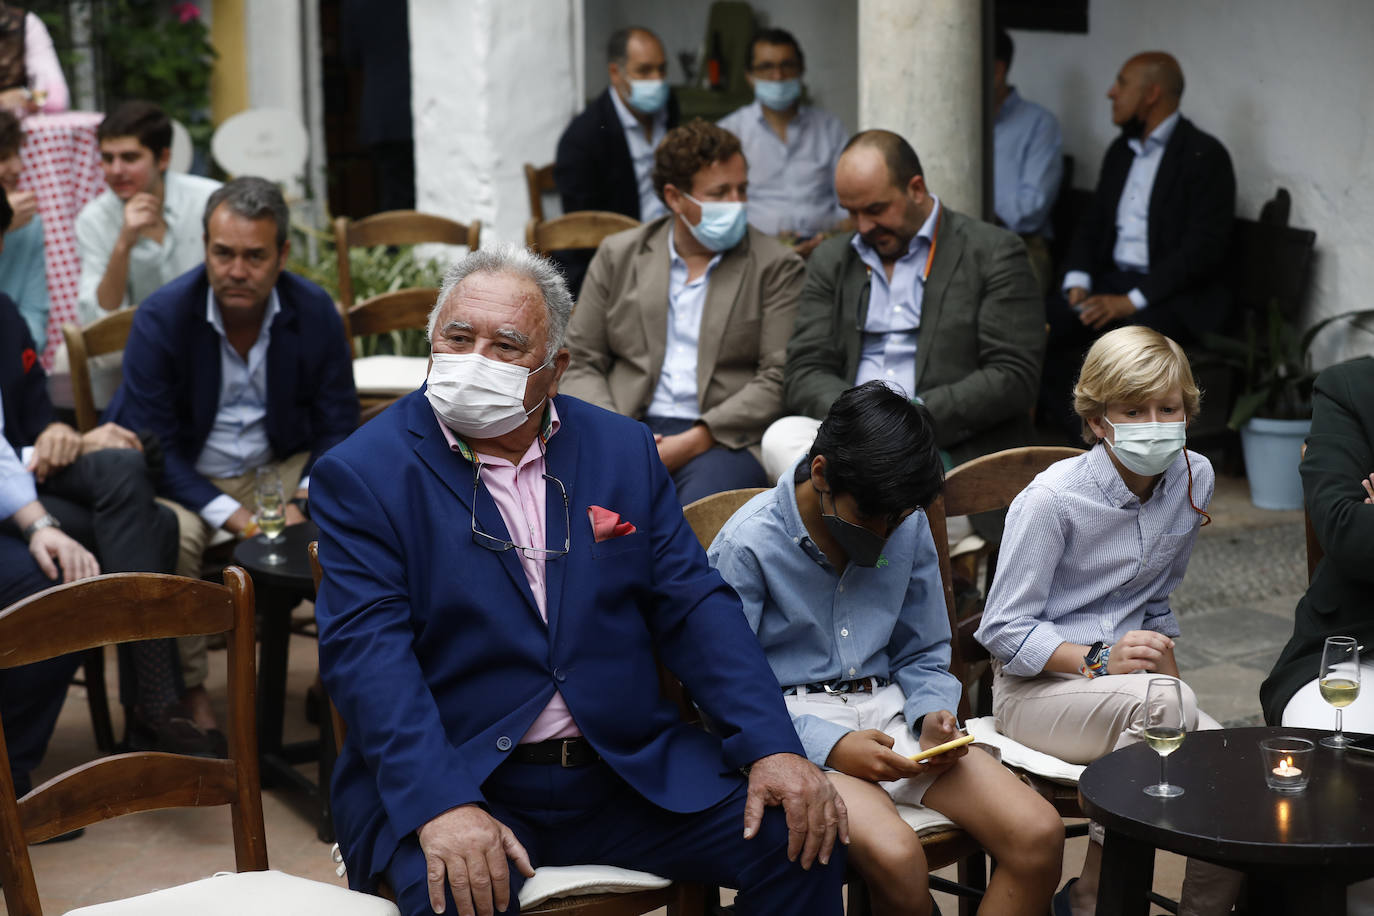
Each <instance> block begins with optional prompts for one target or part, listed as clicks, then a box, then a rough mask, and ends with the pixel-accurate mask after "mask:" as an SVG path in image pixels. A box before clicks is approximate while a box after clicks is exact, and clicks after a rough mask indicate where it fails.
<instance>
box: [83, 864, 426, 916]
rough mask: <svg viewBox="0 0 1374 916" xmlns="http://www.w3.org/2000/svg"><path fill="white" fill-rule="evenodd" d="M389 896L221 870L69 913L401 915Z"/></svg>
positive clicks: (268, 874)
mask: <svg viewBox="0 0 1374 916" xmlns="http://www.w3.org/2000/svg"><path fill="white" fill-rule="evenodd" d="M400 912H401V911H400V910H398V909H396V904H394V903H392V902H391V901H390V900H383V899H382V898H381V897H373V896H371V895H369V894H360V893H357V892H356V891H350V890H348V889H347V888H343V887H337V886H335V885H333V884H323V883H321V882H319V881H311V880H309V879H307V878H297V877H296V876H295V875H288V874H284V873H282V872H279V871H247V872H241V873H238V874H235V873H233V872H221V873H219V874H217V875H213V876H212V877H209V878H204V879H202V880H200V881H193V882H191V883H190V884H182V885H180V886H178V887H169V888H167V889H166V890H161V891H154V892H153V893H151V894H142V895H140V896H138V897H129V898H127V899H124V900H112V901H111V902H109V903H98V904H96V905H94V906H83V907H81V908H80V909H76V910H69V911H68V913H67V916H187V914H190V913H194V914H195V916H243V914H245V913H251V914H253V916H318V914H320V913H328V914H329V916H400Z"/></svg>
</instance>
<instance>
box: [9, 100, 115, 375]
mask: <svg viewBox="0 0 1374 916" xmlns="http://www.w3.org/2000/svg"><path fill="white" fill-rule="evenodd" d="M104 117H105V116H104V115H103V114H100V113H99V112H94V111H66V112H62V113H61V114H49V115H30V116H29V117H27V118H25V119H24V122H23V124H24V145H23V147H21V148H20V158H21V160H22V161H23V163H24V170H23V172H22V173H20V176H19V187H20V188H22V189H24V190H32V191H34V192H36V194H37V196H38V213H39V215H40V216H42V217H43V250H44V254H45V256H46V260H47V268H48V299H49V301H50V302H51V305H52V311H51V312H49V313H48V343H47V347H46V348H45V349H44V351H43V366H44V368H51V367H52V356H53V352H54V351H55V350H56V349H57V347H58V346H59V345H60V344H61V343H62V325H63V324H64V323H65V322H68V321H76V320H77V317H76V294H77V290H78V286H79V284H80V281H81V258H80V256H79V255H78V254H77V251H76V215H77V214H78V213H80V212H81V208H82V207H84V206H86V204H87V203H88V202H89V201H90V200H91V198H93V197H95V196H96V195H97V194H99V193H100V192H101V191H103V190H104V189H105V176H104V173H102V172H101V170H100V147H99V144H97V143H96V140H95V129H96V127H98V126H99V124H100V122H101V120H102V119H103V118H104Z"/></svg>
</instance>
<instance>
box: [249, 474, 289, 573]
mask: <svg viewBox="0 0 1374 916" xmlns="http://www.w3.org/2000/svg"><path fill="white" fill-rule="evenodd" d="M256 494H257V501H258V527H259V528H261V529H262V533H263V536H264V537H266V538H267V548H268V550H267V555H266V556H264V557H263V558H262V562H264V563H268V564H270V565H273V566H276V565H278V564H280V563H285V562H286V554H284V553H282V552H280V551H279V550H277V549H276V544H277V541H278V539H280V538H281V536H282V532H284V531H285V530H286V499H285V498H284V497H283V495H282V489H281V478H280V477H278V476H277V469H276V468H272V467H265V468H258V478H257V490H256Z"/></svg>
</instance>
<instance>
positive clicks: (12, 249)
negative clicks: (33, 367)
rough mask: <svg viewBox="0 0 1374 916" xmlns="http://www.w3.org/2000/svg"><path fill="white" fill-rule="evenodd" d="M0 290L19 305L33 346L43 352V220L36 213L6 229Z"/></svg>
mask: <svg viewBox="0 0 1374 916" xmlns="http://www.w3.org/2000/svg"><path fill="white" fill-rule="evenodd" d="M0 292H3V293H5V294H6V295H8V296H9V297H10V298H11V299H13V300H14V304H15V305H17V306H19V314H20V315H21V316H23V318H24V323H25V324H27V325H28V326H29V333H30V334H31V335H33V343H34V346H35V347H37V348H38V352H39V353H42V352H43V350H44V348H45V347H47V345H48V310H49V305H48V268H47V262H46V261H45V260H44V255H43V221H42V220H41V219H39V218H38V216H37V214H35V215H34V217H33V219H32V220H30V221H29V224H28V225H27V226H24V227H23V228H21V229H15V230H13V231H11V232H7V233H5V251H4V253H3V254H0Z"/></svg>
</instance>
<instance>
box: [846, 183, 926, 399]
mask: <svg viewBox="0 0 1374 916" xmlns="http://www.w3.org/2000/svg"><path fill="white" fill-rule="evenodd" d="M931 199H932V200H934V201H935V206H933V207H931V208H930V216H928V217H926V221H925V222H924V223H922V224H921V228H920V229H919V230H918V231H917V233H916V235H915V237H913V238H912V240H911V242H910V244H909V245H908V246H907V250H906V254H904V255H902V256H901V257H900V258H898V259H897V262H896V264H894V265H893V267H892V279H891V280H890V281H889V280H888V279H887V272H886V271H885V270H884V269H883V261H882V258H881V257H880V256H879V255H878V252H876V251H874V250H873V249H872V248H870V247H869V245H868V243H867V242H865V241H864V240H863V237H862V236H860V235H859V234H858V233H857V232H856V233H854V237H853V238H852V239H851V240H850V245H852V246H853V248H854V250H855V251H857V252H858V253H859V257H860V258H861V259H862V260H863V262H864V264H865V265H866V266H867V267H868V283H869V291H868V315H867V317H866V318H865V319H864V333H863V339H862V341H861V343H860V349H859V371H858V372H857V373H855V376H854V384H855V385H862V384H863V383H864V382H871V381H873V380H874V379H878V380H879V381H883V382H887V383H888V384H891V385H895V386H896V387H897V388H898V389H899V390H901V391H902V392H904V393H905V394H906V395H907V396H908V397H917V396H918V395H919V394H920V392H917V391H914V390H912V389H914V388H915V387H916V345H917V340H918V338H919V337H920V333H921V303H922V301H923V300H924V298H925V290H926V266H927V263H928V262H929V260H930V252H931V246H932V245H933V244H934V243H935V227H936V226H937V225H938V224H939V220H940V199H939V198H938V197H935V196H934V195H932V196H931Z"/></svg>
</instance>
